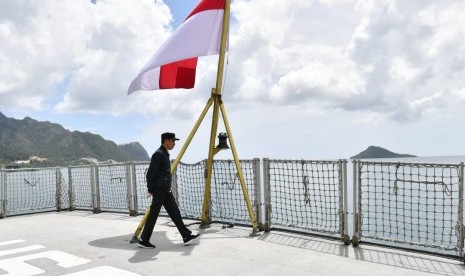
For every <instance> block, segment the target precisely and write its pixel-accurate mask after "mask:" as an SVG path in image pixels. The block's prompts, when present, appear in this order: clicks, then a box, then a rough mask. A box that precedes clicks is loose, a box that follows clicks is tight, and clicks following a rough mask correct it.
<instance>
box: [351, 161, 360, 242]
mask: <svg viewBox="0 0 465 276" xmlns="http://www.w3.org/2000/svg"><path fill="white" fill-rule="evenodd" d="M360 168H361V165H360V160H354V161H353V178H354V180H353V199H352V201H353V204H354V205H353V212H354V219H353V223H354V229H353V232H354V234H353V236H352V245H353V246H358V245H359V244H360V232H361V225H360V222H361V218H360V216H361V214H360V212H361V210H360V209H361V208H359V207H361V205H360V198H359V197H360V191H361V190H360V191H359V189H361V187H360V186H361V183H360V182H361V179H360V177H361V169H360Z"/></svg>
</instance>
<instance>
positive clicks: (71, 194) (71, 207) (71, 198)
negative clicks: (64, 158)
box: [68, 167, 75, 211]
mask: <svg viewBox="0 0 465 276" xmlns="http://www.w3.org/2000/svg"><path fill="white" fill-rule="evenodd" d="M73 191H74V190H73V172H72V168H71V167H68V198H69V210H70V211H74V208H75V207H74V192H73Z"/></svg>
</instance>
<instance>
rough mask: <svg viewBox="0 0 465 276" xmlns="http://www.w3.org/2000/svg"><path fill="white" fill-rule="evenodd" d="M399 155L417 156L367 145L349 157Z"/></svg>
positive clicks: (388, 156)
mask: <svg viewBox="0 0 465 276" xmlns="http://www.w3.org/2000/svg"><path fill="white" fill-rule="evenodd" d="M399 157H417V156H415V155H411V154H400V153H395V152H392V151H389V150H387V149H383V148H382V147H376V146H369V147H368V148H367V149H366V150H364V151H362V152H360V153H359V154H357V155H354V156H352V157H351V158H350V159H371V158H399Z"/></svg>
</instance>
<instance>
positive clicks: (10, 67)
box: [0, 0, 465, 158]
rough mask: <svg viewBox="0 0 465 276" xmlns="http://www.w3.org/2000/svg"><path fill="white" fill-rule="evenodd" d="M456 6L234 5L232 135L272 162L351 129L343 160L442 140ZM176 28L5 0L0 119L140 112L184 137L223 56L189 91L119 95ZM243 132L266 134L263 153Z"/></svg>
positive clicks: (456, 103) (122, 11) (454, 63)
mask: <svg viewBox="0 0 465 276" xmlns="http://www.w3.org/2000/svg"><path fill="white" fill-rule="evenodd" d="M464 9H465V2H464V1H461V0H444V1H436V0H409V1H401V0H320V1H317V0H305V1H302V0H287V1H281V0H254V1H249V0H234V1H232V7H231V11H232V25H231V35H230V52H229V56H228V66H227V68H226V75H225V87H224V90H223V91H224V92H223V99H224V101H225V104H226V107H227V110H228V111H230V112H231V115H232V116H231V118H230V119H231V121H232V127H233V130H234V129H235V128H234V126H239V127H238V129H239V132H240V134H239V135H238V141H239V142H238V143H237V144H241V143H240V141H241V140H242V142H243V143H244V144H246V147H248V148H247V150H250V153H252V152H261V153H266V152H267V150H269V148H270V147H272V148H273V147H277V146H279V143H280V142H281V141H282V140H283V139H285V137H286V136H284V135H283V134H284V133H291V132H296V133H297V134H298V135H299V136H300V137H304V136H311V137H313V138H314V141H313V142H314V143H316V144H317V145H318V143H320V144H319V145H318V146H317V148H324V146H323V145H324V143H327V142H329V141H336V142H334V143H341V141H339V140H336V138H333V137H336V136H337V135H340V134H341V132H345V133H346V134H347V135H345V138H346V139H348V141H350V142H344V143H345V145H346V146H347V147H348V149H345V151H346V153H347V155H350V154H355V153H357V152H356V151H354V150H353V149H349V147H353V146H355V144H356V145H357V146H360V147H361V148H360V150H363V149H364V148H365V147H363V146H362V144H364V143H365V144H366V143H368V144H373V143H374V141H380V143H377V144H379V145H380V146H383V143H385V144H388V145H389V143H391V144H390V145H393V146H400V145H401V143H402V141H393V140H395V139H396V137H397V135H408V134H407V133H410V131H411V130H412V129H415V131H416V133H421V134H422V135H423V137H426V136H427V133H428V131H429V129H434V130H436V129H438V130H440V131H439V132H438V133H439V134H435V136H434V138H435V139H439V138H440V134H441V133H446V131H445V130H444V127H443V125H442V124H441V123H440V122H441V120H448V124H447V126H448V127H456V128H458V127H459V126H461V125H462V124H461V122H460V121H459V120H457V119H456V118H463V116H464V115H465V109H463V108H462V105H463V103H464V100H465V92H464V91H465V88H464V81H463V80H464V79H465V47H464V46H463V45H465V43H464V41H463V40H464V38H465V28H463V26H465V17H463V16H462V14H461V13H462V11H463V10H464ZM184 16H185V15H184ZM171 20H172V17H171V14H170V10H169V8H168V7H167V6H166V5H165V4H164V3H163V2H162V1H161V0H156V1H153V0H139V1H109V0H99V1H97V4H96V5H94V4H91V3H90V1H88V0H73V1H62V0H29V1H26V0H17V1H3V2H2V8H1V9H0V40H1V41H2V43H1V44H0V110H4V109H9V110H48V109H52V110H54V111H55V112H59V113H86V114H88V113H92V114H112V115H115V116H116V115H117V116H125V115H127V114H141V115H145V116H154V117H156V118H157V119H158V120H157V122H156V125H153V126H150V127H147V129H149V130H151V131H160V130H161V129H164V128H169V127H170V126H173V128H174V129H182V130H180V131H182V134H184V136H187V132H188V130H186V128H189V127H190V123H192V122H193V121H194V120H195V119H196V118H197V116H198V115H199V113H200V112H201V110H202V109H203V107H204V105H205V103H206V101H207V99H208V97H209V96H210V91H211V88H212V87H213V86H214V85H215V78H216V66H217V64H216V63H217V57H203V58H201V59H200V60H199V68H198V70H197V71H198V75H197V80H196V83H197V85H196V88H195V89H193V90H191V91H185V90H181V91H176V92H174V91H157V92H137V93H135V94H133V95H131V96H127V95H126V90H127V87H128V85H129V83H130V81H131V80H132V78H134V77H135V76H136V74H137V72H138V70H139V69H140V68H141V67H142V66H143V65H144V64H145V62H146V61H147V60H148V59H149V58H150V56H151V55H152V54H153V53H154V51H155V50H156V49H157V47H158V46H159V45H160V44H161V43H162V42H163V41H164V40H165V39H166V38H167V37H168V36H169V35H170V34H171V33H172V29H171V27H170V22H171ZM176 120H179V122H176V124H175V125H172V124H170V123H168V122H167V121H169V122H173V121H176ZM206 120H207V119H206ZM161 121H163V123H160V122H161ZM189 122H190V123H189ZM207 124H208V123H207ZM428 124H431V127H429V126H428ZM412 125H415V126H416V127H415V128H411V126H412ZM186 126H189V127H186ZM338 129H339V130H338ZM189 130H190V129H189ZM383 131H386V132H389V133H390V134H389V135H382V133H383ZM247 133H253V134H256V135H265V136H270V137H273V139H270V143H263V144H262V143H260V144H259V145H258V146H257V145H256V144H255V146H257V148H260V149H257V148H253V146H252V145H248V140H247V139H249V138H250V137H249V136H247ZM277 133H278V134H279V135H277ZM143 135H149V134H147V133H146V134H141V136H143ZM411 135H413V136H410V137H419V135H420V134H411ZM206 136H208V134H207V135H206ZM274 136H276V137H274ZM144 137H145V136H144ZM328 137H332V138H328ZM150 139H151V137H149V138H145V140H150ZM318 139H320V140H318ZM141 140H144V139H141ZM156 141H157V142H156V143H158V139H156ZM370 141H373V143H371V142H370ZM412 141H414V139H413V138H412ZM352 142H353V143H354V144H351V143H352ZM381 142H383V143H381ZM414 143H415V142H414ZM307 144H308V143H305V142H300V143H299V144H298V145H297V146H298V147H299V148H300V149H302V148H304V147H305V146H306V145H307ZM414 146H416V149H418V150H421V149H419V145H414ZM285 150H286V151H289V152H293V153H294V154H296V155H297V154H299V152H300V151H299V150H297V149H293V148H287V149H285ZM306 150H307V151H310V152H311V149H306ZM326 150H327V151H333V152H335V151H336V150H339V152H341V151H342V150H343V149H340V148H339V149H329V148H327V149H326ZM305 152H306V151H304V153H305ZM349 152H350V153H349ZM399 152H406V153H410V151H409V150H399ZM413 153H415V152H413ZM301 157H302V158H304V157H305V155H302V156H301ZM336 157H337V156H336Z"/></svg>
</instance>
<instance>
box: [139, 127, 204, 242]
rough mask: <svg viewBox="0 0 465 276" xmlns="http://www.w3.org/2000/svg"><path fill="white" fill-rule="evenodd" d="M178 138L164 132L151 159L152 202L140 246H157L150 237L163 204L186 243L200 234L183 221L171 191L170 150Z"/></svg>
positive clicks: (149, 170) (150, 189)
mask: <svg viewBox="0 0 465 276" xmlns="http://www.w3.org/2000/svg"><path fill="white" fill-rule="evenodd" d="M176 140H179V139H177V138H176V135H175V134H174V133H171V132H165V133H163V134H162V135H161V146H160V148H159V149H157V150H156V151H155V153H154V154H153V155H152V159H151V160H150V165H149V169H148V170H147V176H146V177H147V189H148V192H149V194H151V195H152V204H151V205H150V212H149V215H148V217H147V220H146V222H145V225H144V230H143V231H142V234H141V236H140V240H139V247H142V248H155V245H153V244H151V243H150V237H151V236H152V232H153V228H154V227H155V223H156V222H157V218H158V215H159V214H160V209H161V206H163V207H165V210H166V211H167V212H168V215H169V216H170V218H171V220H172V221H173V222H174V224H175V225H176V227H177V228H178V231H179V233H180V234H181V236H182V237H183V241H184V245H188V244H190V243H191V242H192V241H194V240H195V239H197V238H198V237H199V234H197V235H192V231H191V230H189V229H188V228H187V227H186V225H185V224H184V222H183V221H182V218H181V212H180V211H179V207H178V205H177V204H176V201H175V199H174V196H173V194H172V192H171V164H170V154H169V153H168V151H169V150H172V149H173V148H174V146H175V144H176Z"/></svg>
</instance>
